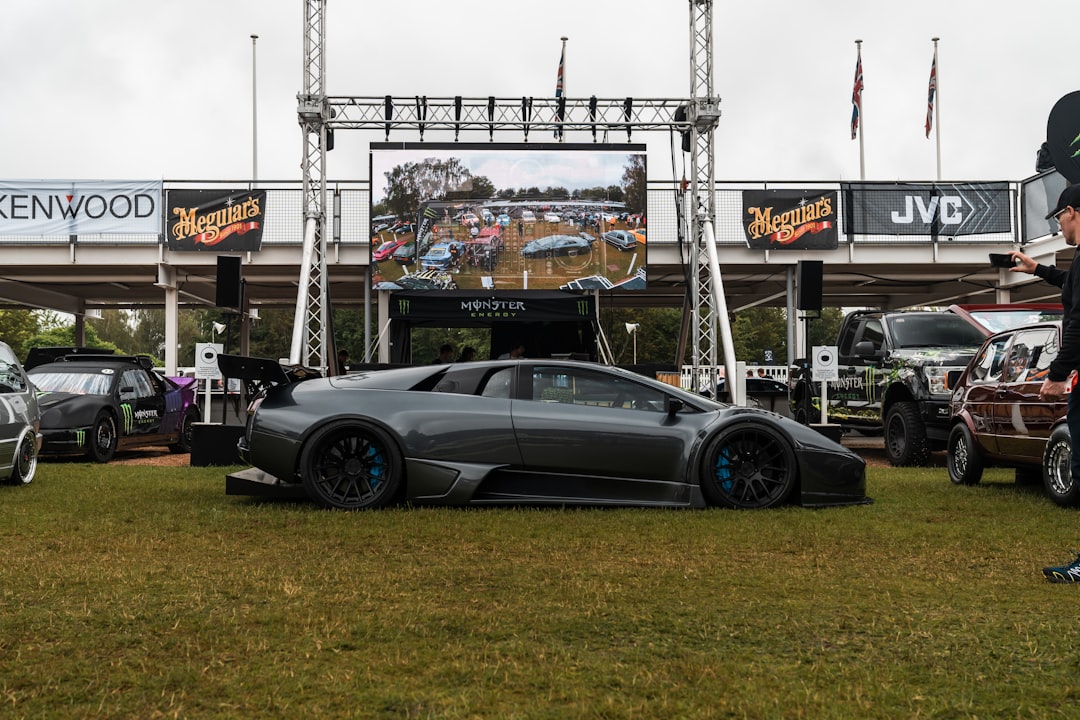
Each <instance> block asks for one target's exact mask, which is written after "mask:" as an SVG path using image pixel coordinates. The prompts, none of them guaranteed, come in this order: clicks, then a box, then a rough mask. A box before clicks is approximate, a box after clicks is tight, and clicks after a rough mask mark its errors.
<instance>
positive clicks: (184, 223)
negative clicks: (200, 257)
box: [165, 190, 266, 253]
mask: <svg viewBox="0 0 1080 720" xmlns="http://www.w3.org/2000/svg"><path fill="white" fill-rule="evenodd" d="M165 207H166V208H167V210H168V216H169V219H168V242H169V249H170V250H181V251H184V250H187V251H196V252H214V253H218V252H236V251H255V250H258V249H259V248H261V247H262V234H263V219H264V218H265V216H266V191H265V190H170V191H169V192H168V194H167V196H166V202H165Z"/></svg>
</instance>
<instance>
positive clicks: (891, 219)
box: [840, 182, 1013, 237]
mask: <svg viewBox="0 0 1080 720" xmlns="http://www.w3.org/2000/svg"><path fill="white" fill-rule="evenodd" d="M840 188H841V191H842V192H843V193H844V229H845V232H846V233H847V234H849V235H929V236H933V237H937V236H957V235H984V234H988V233H1009V232H1012V229H1013V224H1012V193H1011V192H1010V191H1009V184H1008V183H1004V182H995V183H963V184H959V183H957V184H950V183H922V184H917V183H841V185H840Z"/></svg>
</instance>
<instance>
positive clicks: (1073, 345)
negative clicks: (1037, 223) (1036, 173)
mask: <svg viewBox="0 0 1080 720" xmlns="http://www.w3.org/2000/svg"><path fill="white" fill-rule="evenodd" d="M1051 218H1053V219H1055V220H1057V223H1058V226H1059V227H1060V228H1061V235H1062V237H1064V238H1065V242H1066V243H1067V244H1068V245H1069V246H1070V247H1076V246H1077V243H1078V242H1080V184H1076V185H1069V186H1068V187H1067V188H1065V189H1064V190H1063V191H1062V192H1061V196H1060V197H1059V198H1058V201H1057V205H1055V206H1054V209H1053V210H1052V211H1051V212H1050V214H1049V215H1047V216H1046V219H1047V220H1049V219H1051ZM1009 254H1010V255H1012V257H1013V261H1014V262H1015V263H1016V265H1015V267H1013V268H1010V272H1023V273H1028V274H1030V275H1035V276H1036V277H1040V278H1042V279H1043V280H1046V281H1047V282H1048V283H1050V284H1051V285H1055V286H1057V287H1059V288H1061V304H1062V305H1063V306H1064V309H1065V311H1064V314H1063V315H1062V317H1061V349H1060V350H1059V351H1058V355H1057V358H1056V359H1055V360H1054V361H1053V362H1052V363H1050V369H1049V373H1048V374H1047V376H1046V380H1044V381H1043V384H1042V387H1040V388H1039V398H1040V399H1041V400H1043V401H1044V402H1051V401H1054V400H1061V399H1062V398H1063V397H1065V396H1066V395H1068V398H1069V410H1068V414H1067V415H1066V422H1067V424H1068V426H1069V436H1070V439H1071V440H1072V448H1073V452H1072V481H1073V483H1077V482H1080V392H1072V393H1070V392H1069V390H1070V388H1069V383H1070V381H1071V380H1072V378H1071V377H1070V376H1071V375H1072V374H1073V372H1074V371H1076V370H1078V369H1080V255H1074V256H1073V261H1072V264H1071V265H1070V266H1069V269H1068V270H1067V271H1066V270H1061V269H1060V268H1057V267H1055V266H1053V265H1040V264H1039V263H1037V262H1035V261H1034V260H1032V259H1031V258H1030V257H1028V256H1027V255H1025V254H1024V253H1022V252H1020V251H1018V250H1013V251H1012V252H1011V253H1009ZM1043 575H1045V576H1046V579H1047V580H1049V581H1050V582H1060V583H1072V582H1080V555H1078V556H1077V558H1076V559H1075V560H1074V561H1073V562H1072V563H1071V564H1069V565H1063V566H1060V567H1045V568H1043Z"/></svg>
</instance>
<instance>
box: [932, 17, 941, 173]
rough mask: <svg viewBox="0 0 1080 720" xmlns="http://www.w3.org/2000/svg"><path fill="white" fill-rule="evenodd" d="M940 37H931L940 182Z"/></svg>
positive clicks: (935, 141)
mask: <svg viewBox="0 0 1080 720" xmlns="http://www.w3.org/2000/svg"><path fill="white" fill-rule="evenodd" d="M939 39H940V38H931V40H933V41H934V75H935V77H934V125H936V126H937V127H935V128H934V143H935V144H936V145H937V179H938V182H941V68H939V67H938V61H937V44H938V40H939Z"/></svg>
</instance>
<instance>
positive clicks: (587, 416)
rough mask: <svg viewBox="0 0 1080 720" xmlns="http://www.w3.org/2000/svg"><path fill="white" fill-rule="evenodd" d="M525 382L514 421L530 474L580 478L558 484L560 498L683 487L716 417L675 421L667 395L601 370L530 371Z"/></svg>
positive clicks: (691, 415) (694, 415)
mask: <svg viewBox="0 0 1080 720" xmlns="http://www.w3.org/2000/svg"><path fill="white" fill-rule="evenodd" d="M519 383H520V384H521V387H520V388H519V392H518V393H517V394H516V397H515V399H514V402H513V404H512V414H513V421H514V430H515V433H516V435H517V440H518V447H519V448H520V450H521V456H522V460H523V463H524V465H525V467H527V468H531V469H535V470H538V471H546V472H549V473H553V474H559V475H564V476H567V477H569V478H572V481H571V482H570V483H562V484H561V485H559V486H557V487H556V486H554V485H553V486H552V488H551V489H552V492H553V493H554V494H563V495H566V496H573V497H586V496H593V495H595V496H598V497H599V496H606V497H611V496H612V495H615V496H616V497H622V496H633V497H645V498H647V497H649V496H650V495H651V494H652V493H661V494H662V493H664V492H666V491H665V490H663V489H659V488H657V487H650V486H649V485H648V484H647V483H642V482H640V481H641V480H656V481H667V482H682V481H683V480H684V478H685V476H686V473H687V470H688V468H687V458H688V457H689V453H690V448H691V447H692V446H693V443H694V441H695V438H696V435H697V433H698V430H699V429H700V428H701V427H702V426H703V425H704V424H705V423H706V422H707V420H708V419H709V418H711V417H712V416H711V415H710V414H708V413H700V412H684V413H679V414H677V415H676V416H675V417H674V418H672V417H669V416H668V415H667V414H666V413H665V412H664V399H665V393H664V392H663V391H661V390H658V389H656V388H653V387H651V386H647V385H644V384H640V383H637V382H636V381H634V380H633V378H629V377H625V376H622V375H616V374H614V373H609V372H607V371H604V370H601V369H599V368H597V369H592V368H579V367H572V366H565V365H543V364H536V365H533V366H531V367H528V366H524V367H522V369H521V372H519ZM628 480H631V481H634V480H636V481H638V482H636V483H628V482H627V481H628ZM630 485H634V487H630Z"/></svg>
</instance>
